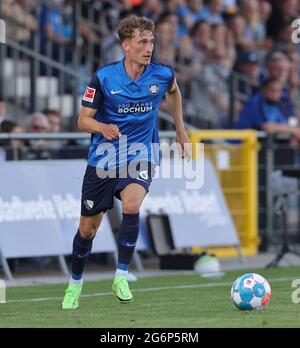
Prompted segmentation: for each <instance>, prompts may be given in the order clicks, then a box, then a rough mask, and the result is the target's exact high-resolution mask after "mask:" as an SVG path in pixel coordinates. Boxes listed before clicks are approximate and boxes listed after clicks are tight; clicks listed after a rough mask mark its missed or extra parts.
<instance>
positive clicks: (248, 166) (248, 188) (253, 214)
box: [189, 130, 259, 257]
mask: <svg viewBox="0 0 300 348" xmlns="http://www.w3.org/2000/svg"><path fill="white" fill-rule="evenodd" d="M189 135H190V139H191V141H192V143H193V155H194V157H195V146H194V145H195V144H196V143H199V142H204V143H205V146H204V153H205V157H207V158H209V159H210V161H211V162H212V164H213V165H214V167H215V169H216V173H217V175H218V177H219V181H220V184H221V187H222V189H223V193H224V196H225V198H226V201H227V204H228V207H229V210H230V212H231V216H232V219H233V221H234V223H235V226H236V229H237V232H238V234H239V237H240V240H241V246H242V252H243V255H246V256H250V255H256V253H257V247H258V245H259V236H258V230H257V220H258V202H257V192H258V182H257V152H258V141H257V137H256V132H255V131H252V130H246V131H233V130H228V131H227V130H211V131H210V130H204V131H197V132H195V131H192V132H190V134H189ZM226 140H239V141H240V142H237V143H232V142H231V143H230V142H226ZM206 142H209V143H208V144H206ZM222 158H223V160H222ZM224 158H225V163H224ZM220 159H221V160H220ZM222 162H223V163H222ZM226 162H228V163H227V164H226ZM204 180H205V178H204ZM193 251H194V252H197V253H198V252H200V251H202V249H201V248H200V247H194V248H193ZM207 251H208V252H212V253H214V254H215V255H217V256H219V257H234V256H237V250H236V249H235V248H230V247H229V248H228V247H223V248H210V249H207Z"/></svg>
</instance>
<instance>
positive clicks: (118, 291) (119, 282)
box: [112, 275, 133, 303]
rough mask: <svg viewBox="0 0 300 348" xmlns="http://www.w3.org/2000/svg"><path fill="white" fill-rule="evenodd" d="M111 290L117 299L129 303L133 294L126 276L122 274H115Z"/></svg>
mask: <svg viewBox="0 0 300 348" xmlns="http://www.w3.org/2000/svg"><path fill="white" fill-rule="evenodd" d="M112 291H113V294H114V295H115V296H116V298H117V299H118V301H119V302H121V303H130V302H132V301H133V296H132V294H131V292H130V289H129V286H128V281H127V278H126V277H125V276H123V275H119V276H115V278H114V282H113V285H112Z"/></svg>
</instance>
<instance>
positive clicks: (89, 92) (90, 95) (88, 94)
mask: <svg viewBox="0 0 300 348" xmlns="http://www.w3.org/2000/svg"><path fill="white" fill-rule="evenodd" d="M95 94H96V89H95V88H92V87H87V88H86V90H85V92H84V95H83V98H82V99H83V100H85V101H87V102H90V103H92V102H93V101H94V97H95Z"/></svg>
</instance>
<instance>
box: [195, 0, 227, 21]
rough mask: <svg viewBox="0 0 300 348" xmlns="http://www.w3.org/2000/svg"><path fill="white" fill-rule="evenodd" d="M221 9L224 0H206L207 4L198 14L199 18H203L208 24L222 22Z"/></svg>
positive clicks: (222, 8)
mask: <svg viewBox="0 0 300 348" xmlns="http://www.w3.org/2000/svg"><path fill="white" fill-rule="evenodd" d="M223 10H224V0H208V1H207V5H206V6H204V8H203V10H202V11H201V13H200V15H199V19H203V20H205V21H207V22H208V23H210V24H223V23H224V19H223V17H222V13H223Z"/></svg>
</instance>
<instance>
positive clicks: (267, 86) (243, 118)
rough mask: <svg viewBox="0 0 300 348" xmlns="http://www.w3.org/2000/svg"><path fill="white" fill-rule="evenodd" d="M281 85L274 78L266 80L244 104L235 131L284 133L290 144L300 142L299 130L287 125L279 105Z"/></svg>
mask: <svg viewBox="0 0 300 348" xmlns="http://www.w3.org/2000/svg"><path fill="white" fill-rule="evenodd" d="M282 88H283V86H282V83H281V81H280V80H278V79H276V78H273V77H271V78H268V79H267V80H266V81H265V82H264V84H263V86H262V89H261V91H260V92H258V93H257V94H255V95H254V96H253V97H251V98H250V99H249V100H248V102H246V104H245V106H244V108H243V109H242V111H241V113H240V119H239V120H238V122H237V124H236V128H237V129H248V128H252V129H256V130H264V131H266V132H267V133H271V134H276V133H279V134H281V133H284V134H288V135H290V137H291V142H292V143H293V144H294V143H295V142H299V141H300V128H299V127H298V126H297V127H295V126H292V125H289V124H288V119H289V117H291V116H293V115H290V114H288V113H287V112H286V110H285V109H284V107H282V103H281V95H282Z"/></svg>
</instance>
